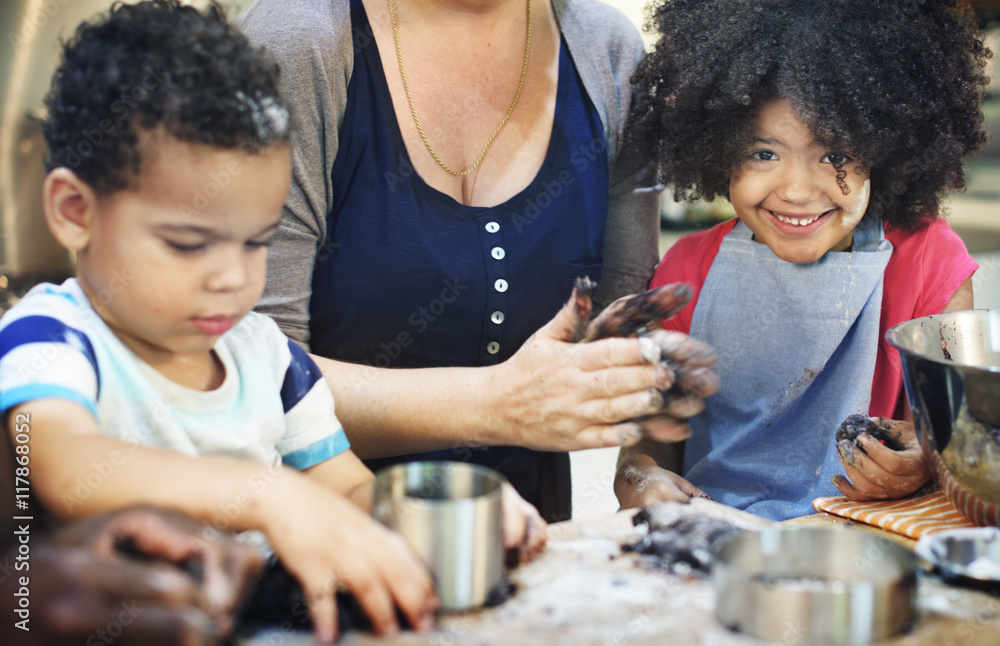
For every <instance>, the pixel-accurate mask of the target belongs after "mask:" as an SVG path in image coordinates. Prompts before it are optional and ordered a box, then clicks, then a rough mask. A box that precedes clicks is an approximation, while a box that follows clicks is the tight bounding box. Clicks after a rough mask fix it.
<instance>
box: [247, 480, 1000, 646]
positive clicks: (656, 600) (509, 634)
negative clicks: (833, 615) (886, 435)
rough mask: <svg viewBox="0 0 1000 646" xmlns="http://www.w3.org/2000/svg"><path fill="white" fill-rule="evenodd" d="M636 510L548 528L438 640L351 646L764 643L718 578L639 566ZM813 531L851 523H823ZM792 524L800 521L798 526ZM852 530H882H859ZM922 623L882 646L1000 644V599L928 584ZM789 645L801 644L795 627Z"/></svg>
mask: <svg viewBox="0 0 1000 646" xmlns="http://www.w3.org/2000/svg"><path fill="white" fill-rule="evenodd" d="M692 510H697V511H699V512H703V513H705V514H708V515H712V516H717V517H725V518H727V519H729V520H732V521H734V522H736V523H738V524H742V525H744V526H747V527H752V526H754V525H760V524H764V523H766V521H763V520H761V519H758V518H756V517H753V516H750V515H748V514H744V513H742V512H737V511H735V510H732V509H729V508H726V507H723V506H721V505H718V504H716V503H712V502H709V501H706V500H696V501H694V502H693V503H692ZM632 515H633V511H625V512H619V513H617V514H613V515H611V516H607V517H603V518H596V519H586V520H581V521H569V522H566V523H559V524H556V525H552V526H551V527H550V528H549V545H548V547H547V548H546V550H545V552H544V553H543V554H541V555H540V556H539V557H538V558H537V559H536V560H535V561H533V562H532V563H529V564H528V565H525V566H522V567H520V568H517V569H516V570H514V571H513V572H512V573H511V580H512V582H513V583H514V584H515V585H516V588H517V589H516V592H515V594H514V595H513V596H512V597H511V598H510V599H508V600H507V601H506V602H505V603H504V604H502V605H500V606H497V607H494V608H487V609H483V610H479V611H475V612H467V613H460V614H451V615H443V616H442V617H441V618H440V620H439V622H438V626H437V628H436V629H435V630H434V631H433V632H430V633H426V634H415V633H403V634H402V635H400V636H398V637H395V638H391V639H378V638H375V637H373V636H371V635H368V634H364V633H348V634H347V635H345V636H344V637H343V638H342V640H341V641H342V643H344V644H349V645H351V646H376V645H377V646H397V645H398V646H417V645H427V646H451V645H452V644H454V645H464V644H468V645H469V646H494V645H498V646H499V645H512V646H529V645H536V644H537V645H538V646H543V645H544V646H559V645H563V644H565V645H566V646H581V645H586V646H619V645H625V644H629V645H636V646H646V645H649V646H654V645H655V646H662V645H663V644H675V645H677V646H698V645H703V646H753V645H759V644H763V643H765V642H761V641H759V640H756V639H753V638H750V637H747V636H744V635H740V634H737V633H733V632H731V631H729V630H727V629H726V628H725V627H724V626H722V625H721V624H719V622H718V621H717V620H716V619H715V615H714V604H715V593H714V591H713V589H712V583H711V581H710V580H699V579H682V578H678V577H675V576H672V575H670V574H667V573H665V572H663V571H660V570H651V569H648V568H646V567H644V566H643V565H642V564H640V560H639V557H638V556H637V555H636V554H634V553H623V552H622V550H621V545H623V544H627V543H632V542H635V540H636V539H637V538H638V537H639V536H641V535H642V533H644V532H645V528H643V527H634V526H633V524H632ZM807 522H808V524H823V523H826V522H830V523H838V524H843V521H842V519H835V518H834V517H830V518H828V519H827V518H824V517H822V516H814V517H809V518H808V521H807ZM792 524H799V523H797V522H793V523H792ZM853 531H876V532H881V530H877V529H868V528H865V527H863V526H857V527H856V528H855V529H853ZM918 603H919V609H920V618H919V620H918V621H917V623H916V624H915V625H914V626H913V627H912V628H911V629H910V630H908V631H907V632H905V633H903V634H901V635H898V636H896V637H893V638H891V639H887V640H884V641H882V642H879V646H998V645H1000V595H997V596H991V595H989V594H986V593H983V592H974V591H970V590H965V589H960V588H952V587H949V586H946V585H944V584H942V583H941V582H940V581H937V580H936V579H934V578H932V577H922V578H921V581H920V585H919V593H918ZM784 641H785V643H786V644H797V643H800V640H799V635H797V634H796V631H795V627H794V626H790V627H789V630H788V634H787V635H786V638H785V640H784ZM314 643H315V642H314V641H313V640H312V638H311V637H310V635H309V634H308V633H305V632H301V631H299V632H296V631H294V630H291V629H290V628H289V629H286V630H281V629H280V628H277V629H274V630H272V631H269V632H261V633H258V634H257V635H255V636H254V637H253V638H252V639H249V640H245V641H244V645H245V646H311V645H312V644H314Z"/></svg>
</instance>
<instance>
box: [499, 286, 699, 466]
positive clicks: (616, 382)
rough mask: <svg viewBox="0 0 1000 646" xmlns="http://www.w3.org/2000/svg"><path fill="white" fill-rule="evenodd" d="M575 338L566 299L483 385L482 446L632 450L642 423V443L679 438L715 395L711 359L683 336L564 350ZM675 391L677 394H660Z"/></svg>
mask: <svg viewBox="0 0 1000 646" xmlns="http://www.w3.org/2000/svg"><path fill="white" fill-rule="evenodd" d="M579 333H580V316H579V314H578V312H577V304H576V299H575V298H571V299H570V300H569V301H568V302H567V303H566V305H565V306H564V307H563V308H562V309H561V310H560V311H559V312H558V313H557V314H556V316H555V318H553V319H552V320H551V321H549V323H548V324H546V325H545V326H544V327H543V328H541V329H540V330H539V331H538V332H536V333H535V334H533V335H532V336H531V338H529V339H528V340H527V341H526V342H525V344H524V345H523V346H522V347H521V348H520V349H519V350H518V351H517V352H516V353H515V354H514V356H513V357H511V358H510V359H509V360H508V361H506V362H504V363H502V364H500V365H499V366H497V368H496V371H495V372H493V373H492V374H491V376H490V383H489V386H488V388H489V392H493V393H497V397H495V398H494V400H493V403H492V404H491V405H490V407H489V411H488V412H489V414H490V427H491V428H494V429H497V430H496V432H495V433H494V435H495V437H493V438H490V439H491V440H492V441H491V442H490V443H491V444H498V445H519V446H525V447H528V448H533V449H538V450H550V451H551V450H556V451H574V450H578V449H588V448H598V447H607V446H617V445H622V444H632V443H635V442H637V441H639V440H640V439H641V438H642V437H643V435H644V433H645V432H646V429H644V424H643V420H644V419H645V420H655V419H656V418H658V417H664V416H665V417H667V418H669V420H668V422H667V423H663V422H662V421H661V422H660V423H655V422H651V423H650V425H649V426H650V429H652V432H651V434H650V437H651V439H655V440H657V441H661V442H670V441H677V440H682V439H684V438H686V437H687V436H688V434H689V431H688V428H687V425H686V424H684V423H683V421H682V420H683V419H684V418H686V417H689V416H691V415H694V414H697V413H698V412H700V410H701V408H702V406H701V401H700V400H701V398H703V397H706V396H707V395H709V394H711V393H713V392H715V391H716V390H717V389H718V379H717V377H716V376H715V374H714V370H713V368H714V365H715V355H714V352H712V350H711V348H709V347H708V346H706V345H705V344H703V343H701V342H699V341H696V340H694V339H691V338H690V337H688V336H687V335H684V334H680V333H674V332H665V331H663V330H659V331H656V332H652V333H649V334H647V335H644V336H642V337H630V338H606V339H599V340H595V341H592V342H588V343H572V342H571V341H573V340H575V339H576V338H577V337H578V336H579ZM675 385H679V386H681V387H684V389H685V390H686V392H685V393H684V394H678V393H676V391H674V392H671V391H670V389H671V388H673V387H674V386H675Z"/></svg>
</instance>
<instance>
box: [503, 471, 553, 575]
mask: <svg viewBox="0 0 1000 646" xmlns="http://www.w3.org/2000/svg"><path fill="white" fill-rule="evenodd" d="M501 504H502V505H503V545H504V547H505V548H506V550H507V562H508V564H510V565H517V564H524V563H527V562H528V561H530V560H531V559H533V558H535V556H537V555H538V554H539V553H540V552H541V551H542V550H543V549H545V542H546V541H547V540H548V524H547V523H546V522H545V521H544V520H542V517H541V515H540V514H539V513H538V510H537V509H535V507H534V505H532V504H531V503H529V502H528V501H526V500H525V499H524V498H522V497H521V494H519V493H517V490H516V489H514V487H513V485H511V484H510V483H509V482H505V483H504V485H503V498H502V500H501Z"/></svg>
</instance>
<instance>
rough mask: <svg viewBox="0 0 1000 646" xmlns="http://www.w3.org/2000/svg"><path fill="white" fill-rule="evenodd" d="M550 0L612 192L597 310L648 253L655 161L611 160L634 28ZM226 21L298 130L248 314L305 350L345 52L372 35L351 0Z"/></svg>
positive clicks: (261, 10)
mask: <svg viewBox="0 0 1000 646" xmlns="http://www.w3.org/2000/svg"><path fill="white" fill-rule="evenodd" d="M551 1H552V4H553V8H554V9H555V14H556V18H557V20H558V22H559V28H560V30H561V31H562V34H563V36H564V38H565V40H566V44H567V46H568V47H569V51H570V54H571V55H572V56H573V61H574V62H575V64H576V69H577V71H578V73H579V74H580V78H581V79H582V80H583V85H584V87H585V89H586V90H587V93H588V95H589V96H590V99H591V101H593V103H594V106H595V107H596V108H597V112H598V114H599V115H600V118H601V123H602V124H603V125H604V135H605V140H606V141H607V145H608V161H609V165H610V169H609V170H610V174H611V194H610V200H609V204H608V222H607V230H606V234H605V242H604V268H603V270H602V274H601V283H600V285H599V286H598V290H597V294H596V295H595V301H596V305H597V307H604V306H605V305H607V304H608V303H610V302H611V301H612V300H614V299H615V298H617V297H619V296H622V295H624V294H629V293H633V292H637V291H642V290H644V289H645V288H646V284H647V283H648V281H649V278H650V276H652V272H653V267H654V266H655V264H656V261H657V259H658V249H657V245H658V231H659V228H658V227H659V217H658V213H659V193H660V188H659V186H657V185H656V173H655V167H654V165H653V164H652V163H650V162H649V160H647V159H641V158H639V157H640V155H634V154H633V155H630V156H628V158H627V159H623V158H620V157H619V155H620V153H621V150H622V139H623V132H624V129H625V122H626V119H627V117H628V114H629V109H630V106H631V101H632V93H631V89H630V88H631V85H630V83H629V77H630V75H631V73H632V71H633V70H634V69H635V66H636V64H637V63H638V61H639V60H640V59H641V57H642V56H643V53H644V48H643V44H642V39H641V38H640V36H639V33H638V30H636V28H635V26H634V25H633V24H632V23H631V22H630V21H629V20H628V19H627V18H626V17H625V16H624V15H622V14H621V13H620V12H619V11H618V10H617V9H614V8H613V7H611V6H609V5H606V4H604V3H602V2H599V1H598V0H551ZM233 22H234V24H236V25H237V26H238V27H239V28H240V29H241V30H242V31H243V32H244V33H245V34H246V35H247V37H248V38H249V39H250V41H251V42H252V43H254V44H255V45H257V46H263V47H264V48H265V50H266V51H267V52H268V53H269V54H270V55H271V56H273V57H274V58H275V59H276V60H277V61H278V64H279V65H280V67H281V91H282V93H283V95H284V97H285V100H286V101H287V102H288V104H289V105H290V106H291V109H292V111H293V115H294V118H295V126H296V130H295V133H294V135H293V141H292V160H293V161H292V185H291V190H290V191H289V195H288V198H287V200H286V201H285V209H284V213H283V214H282V220H281V227H280V229H279V232H278V234H277V235H276V236H275V238H274V242H273V244H272V246H271V249H270V251H269V255H268V269H267V286H266V288H265V290H264V296H263V298H262V299H261V301H260V303H259V304H258V306H257V309H258V311H261V312H264V313H266V314H268V315H269V316H271V317H272V318H273V319H274V320H275V321H277V323H278V325H279V326H280V327H281V329H282V330H283V331H284V332H285V334H287V335H288V336H289V338H291V339H292V340H293V341H296V342H297V343H299V344H300V345H301V346H303V347H304V348H306V349H308V343H309V298H310V296H311V285H312V271H313V266H314V264H315V261H316V258H317V257H318V255H320V254H323V253H325V251H326V246H327V245H329V244H330V242H329V240H328V238H327V231H326V221H327V215H328V214H329V212H330V208H331V205H332V204H333V186H332V180H331V173H332V168H333V162H334V160H335V159H336V157H337V147H338V144H339V133H340V127H341V125H342V123H343V118H344V112H345V109H346V105H347V85H348V82H349V81H350V78H351V73H352V71H353V69H354V48H355V47H359V48H360V47H365V46H367V45H369V44H371V43H372V42H373V41H374V39H373V37H372V35H371V34H370V33H363V32H362V31H360V30H358V29H355V28H353V27H352V25H351V17H350V2H349V0H257V2H256V3H255V4H254V5H253V6H252V7H251V8H250V9H249V10H247V11H246V12H245V13H243V14H241V15H239V16H237V17H236V18H235V19H234V21H233ZM352 36H353V37H352ZM567 296H568V295H567Z"/></svg>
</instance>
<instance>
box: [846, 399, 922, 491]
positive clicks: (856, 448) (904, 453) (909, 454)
mask: <svg viewBox="0 0 1000 646" xmlns="http://www.w3.org/2000/svg"><path fill="white" fill-rule="evenodd" d="M871 421H872V422H873V423H874V424H876V425H877V426H879V427H882V428H886V429H888V433H889V434H890V437H889V438H888V441H887V440H886V439H882V440H881V441H880V440H879V439H877V438H876V437H875V436H873V435H872V434H870V433H868V432H861V433H858V434H857V436H856V437H855V439H853V440H852V439H847V438H844V439H838V441H837V454H838V456H839V457H840V463H841V465H843V467H844V473H845V474H846V476H847V477H844V476H842V475H836V476H834V477H833V484H834V485H836V487H837V489H839V490H840V493H842V494H843V495H844V496H846V497H847V498H850V499H851V500H858V501H868V500H884V499H891V498H902V497H904V496H907V495H909V494H911V493H913V492H914V491H916V490H917V489H919V488H920V487H922V486H924V485H925V484H926V483H927V482H928V480H930V472H929V469H928V466H927V463H926V460H925V459H924V453H923V450H922V449H921V447H920V443H919V442H918V441H917V433H916V429H915V428H914V427H913V424H912V423H911V422H902V421H899V420H892V419H887V418H884V417H878V418H874V419H872V420H871ZM896 443H898V444H896ZM890 445H894V446H901V447H902V448H901V449H900V450H893V449H892V448H889V447H890Z"/></svg>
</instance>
